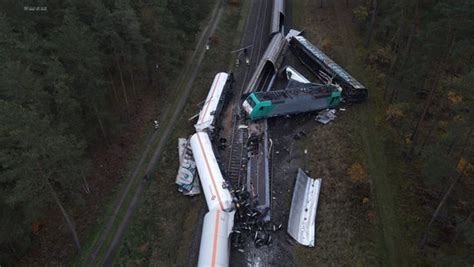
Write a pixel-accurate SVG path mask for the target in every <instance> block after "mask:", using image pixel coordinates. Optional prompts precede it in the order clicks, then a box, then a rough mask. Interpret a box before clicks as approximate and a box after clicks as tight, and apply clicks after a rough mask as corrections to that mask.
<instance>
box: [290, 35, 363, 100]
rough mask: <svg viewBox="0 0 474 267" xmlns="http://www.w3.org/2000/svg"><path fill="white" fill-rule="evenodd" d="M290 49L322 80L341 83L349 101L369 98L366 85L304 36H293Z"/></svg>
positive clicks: (345, 96)
mask: <svg viewBox="0 0 474 267" xmlns="http://www.w3.org/2000/svg"><path fill="white" fill-rule="evenodd" d="M290 49H291V51H292V52H293V53H294V54H295V55H296V56H297V57H298V59H299V60H300V61H301V62H302V63H303V64H304V65H306V66H307V67H308V68H309V69H310V70H311V71H312V72H313V74H314V75H316V76H317V77H318V78H319V79H320V80H323V81H325V82H327V83H337V84H338V85H340V86H341V88H342V94H343V96H344V99H346V100H347V101H351V102H357V101H362V100H365V99H367V96H368V92H367V88H365V86H363V85H362V84H361V83H360V82H358V81H357V80H356V79H354V78H353V77H352V76H351V75H350V74H349V73H347V72H346V71H345V70H344V69H343V68H342V67H341V66H339V65H338V64H336V63H335V62H334V61H333V60H332V59H330V58H329V57H328V56H327V55H326V54H324V53H323V52H322V51H321V50H319V49H318V48H317V47H316V46H314V45H313V44H312V43H311V42H309V41H308V40H307V39H306V38H304V37H303V36H294V37H292V38H291V40H290Z"/></svg>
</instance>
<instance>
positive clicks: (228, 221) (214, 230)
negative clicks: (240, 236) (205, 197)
mask: <svg viewBox="0 0 474 267" xmlns="http://www.w3.org/2000/svg"><path fill="white" fill-rule="evenodd" d="M234 214H235V211H232V212H223V211H220V210H210V211H209V212H208V213H206V216H204V222H203V227H202V235H201V247H200V248H199V260H198V266H199V267H208V266H212V267H214V266H222V267H224V266H229V256H230V255H229V254H230V242H229V235H230V233H231V232H232V227H233V226H234Z"/></svg>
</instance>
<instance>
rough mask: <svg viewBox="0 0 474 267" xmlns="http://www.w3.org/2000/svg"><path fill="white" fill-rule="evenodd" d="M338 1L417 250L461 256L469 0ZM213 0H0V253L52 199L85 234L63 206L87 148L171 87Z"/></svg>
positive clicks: (469, 258)
mask: <svg viewBox="0 0 474 267" xmlns="http://www.w3.org/2000/svg"><path fill="white" fill-rule="evenodd" d="M321 2H323V1H321ZM346 2H351V3H352V4H353V6H354V9H353V17H352V21H353V23H354V24H356V25H357V29H358V34H359V37H360V38H361V40H363V47H361V48H360V49H361V51H362V53H363V54H364V55H365V57H364V58H363V59H362V61H363V62H364V66H361V68H366V69H369V70H370V72H371V73H373V74H374V76H376V77H375V79H374V80H376V81H377V85H376V86H377V89H375V88H369V95H370V98H374V99H376V100H375V101H374V102H375V105H377V106H378V107H382V109H383V110H384V112H383V113H381V114H377V118H378V121H379V122H380V125H383V126H384V130H383V131H382V132H383V134H384V140H385V141H386V142H385V143H384V147H385V149H386V151H388V152H389V153H391V155H392V156H393V157H396V158H397V159H401V160H400V162H401V163H396V164H399V166H400V168H403V171H402V173H403V175H404V179H406V180H409V181H410V183H409V184H407V185H406V188H400V190H401V191H403V190H405V191H406V192H410V193H409V194H407V195H402V196H407V197H408V198H409V200H407V199H406V198H405V199H397V201H399V203H400V207H398V208H400V210H401V211H400V213H399V214H400V216H403V214H404V213H403V212H405V213H406V214H410V223H411V224H412V226H413V228H411V229H408V228H407V229H404V230H406V231H407V232H410V233H413V234H414V235H416V239H417V240H418V241H419V243H417V244H411V247H410V248H409V249H411V250H413V251H415V252H413V254H415V255H418V256H419V257H420V259H421V260H420V261H419V262H416V264H420V265H431V264H434V263H439V264H440V265H452V266H470V265H471V264H472V263H473V262H474V253H473V251H474V215H473V214H474V194H473V192H474V177H473V175H474V136H473V134H474V133H473V129H474V127H473V124H474V115H473V112H474V110H473V109H474V69H473V66H474V1H472V0H360V1H356V0H354V1H352V0H348V1H346ZM212 3H213V1H210V0H133V1H132V0H81V1H79V0H64V1H63V0H49V1H17V0H3V1H0V144H1V150H0V265H1V263H2V262H5V263H12V262H13V263H14V262H17V261H18V260H19V259H20V258H21V257H23V256H24V255H26V254H27V253H28V251H29V249H30V248H31V247H32V244H33V239H34V237H33V234H32V232H34V231H35V226H36V225H37V223H38V222H41V221H42V220H43V219H44V218H45V217H47V216H48V214H49V212H50V211H51V210H56V211H59V212H60V213H61V215H62V219H64V222H65V225H66V226H65V227H67V228H68V232H70V233H71V236H70V238H71V240H73V242H74V243H75V245H76V246H78V247H80V241H79V238H78V234H77V231H76V227H77V225H76V223H75V222H74V218H72V216H70V212H69V211H70V210H72V209H74V207H77V206H80V205H82V200H81V199H82V198H83V195H84V191H85V188H87V183H88V177H89V175H90V173H91V172H92V165H93V163H92V162H91V159H92V158H93V155H94V153H95V152H96V150H95V148H96V147H98V146H109V145H111V144H113V143H114V142H115V138H116V137H117V136H120V134H122V133H123V131H124V130H125V129H126V128H127V126H128V125H129V124H130V120H132V118H133V116H134V114H136V112H137V109H139V107H140V99H141V98H146V97H147V96H149V95H151V94H153V95H156V94H158V95H159V94H160V93H162V91H161V90H164V88H170V85H171V84H172V83H173V82H174V81H175V78H176V76H177V75H178V74H179V72H180V70H181V69H182V67H183V62H184V59H185V58H186V52H187V51H190V50H192V49H193V47H194V44H195V42H196V34H197V33H198V32H199V30H200V28H199V27H200V23H201V22H202V21H203V20H204V19H205V18H206V16H208V14H209V10H210V9H211V8H212ZM36 7H41V8H39V9H37V8H36ZM43 7H46V9H44V8H43ZM371 90H372V91H371ZM394 164H395V163H394ZM86 191H87V190H86ZM407 203H410V204H412V203H415V204H416V207H410V206H409V205H410V204H407ZM411 210H412V211H413V212H412V213H410V211H411Z"/></svg>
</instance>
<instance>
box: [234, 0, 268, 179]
mask: <svg viewBox="0 0 474 267" xmlns="http://www.w3.org/2000/svg"><path fill="white" fill-rule="evenodd" d="M268 6H269V0H263V1H260V2H259V6H258V11H257V22H256V27H255V29H254V31H253V36H252V41H251V44H250V45H253V48H252V52H251V53H250V57H249V59H250V62H251V66H249V67H248V68H247V70H246V71H245V74H244V77H243V82H242V84H241V86H240V89H239V90H238V92H237V96H238V97H237V99H236V105H235V107H234V110H233V111H232V134H231V140H230V151H229V157H228V164H227V174H228V176H229V178H230V181H231V184H232V185H233V186H234V187H235V188H240V187H241V186H242V184H243V181H242V180H244V179H245V178H246V177H245V174H244V173H246V172H245V170H246V165H247V149H246V143H247V140H248V138H249V135H248V129H247V128H245V127H241V126H242V125H244V123H245V121H244V119H243V117H242V116H241V109H240V96H241V95H242V93H243V92H244V88H245V86H246V85H247V82H248V79H249V74H250V73H252V71H254V70H255V68H256V67H257V64H258V61H259V60H260V58H261V56H262V46H263V43H264V36H268V34H266V31H265V23H267V21H266V17H267V11H268ZM261 15H263V16H261ZM241 46H245V45H243V43H242V44H241Z"/></svg>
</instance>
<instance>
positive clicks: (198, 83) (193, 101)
mask: <svg viewBox="0 0 474 267" xmlns="http://www.w3.org/2000/svg"><path fill="white" fill-rule="evenodd" d="M244 3H245V5H244V6H243V7H241V8H238V9H236V8H235V7H231V6H227V7H226V8H225V13H224V14H223V17H222V20H221V22H220V23H219V25H218V28H217V30H216V33H215V36H218V40H219V43H216V44H211V49H210V50H209V51H207V52H206V56H205V59H204V61H203V64H202V65H201V69H200V70H199V74H198V76H197V78H196V80H195V82H194V83H193V89H192V91H191V93H190V96H189V101H188V103H187V104H186V105H185V107H184V110H183V111H182V116H180V118H179V120H178V121H177V124H176V126H175V129H174V130H173V132H172V133H171V135H170V137H169V138H168V139H169V141H168V142H167V143H166V145H165V148H164V149H163V153H162V157H161V159H160V162H159V164H158V171H157V176H156V179H154V180H153V181H152V182H151V183H150V184H149V185H148V188H147V189H145V193H144V196H143V198H142V199H141V201H140V204H139V210H138V213H137V214H136V215H135V216H134V218H133V219H132V222H131V225H130V228H129V230H128V231H127V233H126V236H125V240H124V243H123V245H122V248H121V251H120V254H119V257H118V259H117V261H116V264H121V265H143V264H150V265H163V266H170V265H179V266H181V265H186V264H187V258H188V253H189V251H190V250H191V249H192V248H191V244H192V243H193V242H192V241H193V235H194V234H195V232H196V231H200V230H201V229H197V228H196V225H197V223H198V221H199V220H200V219H201V218H200V214H201V209H202V208H203V207H205V206H204V202H203V200H202V198H201V196H197V197H194V198H188V197H185V196H182V195H181V194H179V193H178V192H177V191H176V186H175V184H174V179H175V175H176V171H177V168H178V164H177V162H178V161H177V158H178V156H177V149H176V144H177V138H179V137H188V136H189V135H191V134H192V133H193V132H194V128H193V122H189V121H188V118H189V117H191V116H192V115H194V114H195V113H197V112H198V107H197V104H198V103H199V102H201V101H202V100H203V99H205V97H206V95H207V93H208V90H209V86H210V84H211V83H212V80H213V78H214V76H215V74H216V73H217V72H219V71H227V70H228V69H227V68H228V66H229V64H228V63H229V61H230V60H229V56H230V54H229V52H230V51H231V50H232V49H233V48H235V43H236V42H237V41H238V40H239V39H240V34H241V31H242V28H243V23H242V17H243V16H240V15H241V14H242V13H241V10H242V9H243V8H245V7H248V1H245V2H244ZM236 28H237V29H238V30H237V31H236V30H235V29H236ZM147 246H149V247H148V248H147Z"/></svg>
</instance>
